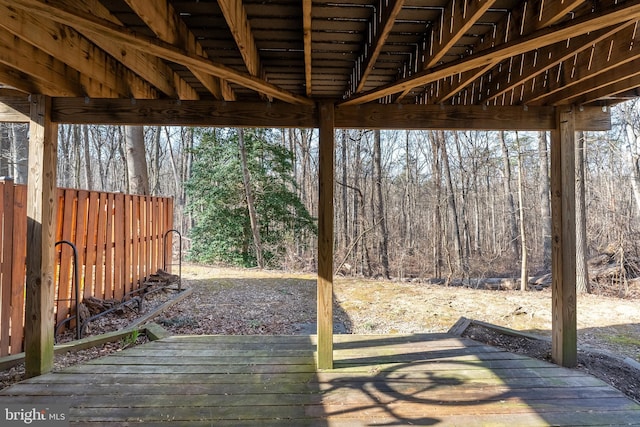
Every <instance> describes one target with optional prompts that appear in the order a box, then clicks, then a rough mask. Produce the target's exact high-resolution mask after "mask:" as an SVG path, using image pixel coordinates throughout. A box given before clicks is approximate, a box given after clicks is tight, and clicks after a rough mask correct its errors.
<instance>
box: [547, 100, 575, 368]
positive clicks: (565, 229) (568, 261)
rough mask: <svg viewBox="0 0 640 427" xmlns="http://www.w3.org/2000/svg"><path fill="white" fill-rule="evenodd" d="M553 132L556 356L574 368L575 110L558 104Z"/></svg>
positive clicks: (553, 328) (558, 360)
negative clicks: (556, 124) (555, 126)
mask: <svg viewBox="0 0 640 427" xmlns="http://www.w3.org/2000/svg"><path fill="white" fill-rule="evenodd" d="M557 122H558V127H557V129H556V130H554V131H552V132H551V218H552V224H553V225H552V230H553V231H552V233H553V237H552V242H553V244H552V260H551V277H552V287H551V290H552V304H553V306H552V350H551V352H552V358H553V361H554V362H555V363H557V364H559V365H562V366H566V367H573V366H575V365H576V361H577V326H576V198H575V126H574V123H575V110H574V109H573V108H572V107H566V106H563V107H558V110H557Z"/></svg>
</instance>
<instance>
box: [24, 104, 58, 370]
mask: <svg viewBox="0 0 640 427" xmlns="http://www.w3.org/2000/svg"><path fill="white" fill-rule="evenodd" d="M30 118H31V121H30V125H29V176H28V178H27V292H26V310H25V369H26V375H27V377H33V376H37V375H41V374H44V373H46V372H49V371H51V368H52V367H53V344H54V337H53V335H54V326H55V325H54V317H53V309H54V270H55V259H54V258H55V237H56V236H55V234H56V227H55V225H56V205H57V194H56V166H57V137H58V126H57V124H55V123H52V122H51V99H50V98H49V97H46V96H43V95H32V96H31V102H30Z"/></svg>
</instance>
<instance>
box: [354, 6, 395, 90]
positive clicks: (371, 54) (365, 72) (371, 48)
mask: <svg viewBox="0 0 640 427" xmlns="http://www.w3.org/2000/svg"><path fill="white" fill-rule="evenodd" d="M380 5H381V8H382V10H380V11H378V13H374V14H373V19H378V16H380V18H379V22H376V23H375V24H374V25H372V28H374V29H377V33H376V34H374V35H373V38H372V40H371V41H370V42H369V43H367V46H366V48H365V49H364V52H362V55H363V56H362V58H359V59H358V61H362V62H363V64H362V66H361V67H357V68H358V69H361V70H362V73H360V74H361V75H359V76H358V77H359V79H358V81H357V82H356V83H357V84H356V90H355V92H356V93H358V92H361V91H362V90H363V89H364V85H365V84H366V82H367V79H368V78H369V74H371V71H373V67H374V66H375V65H376V61H377V60H378V57H379V56H380V53H381V52H382V48H383V47H384V45H385V43H386V42H387V38H388V37H389V34H391V29H392V28H393V24H395V22H396V17H397V16H398V14H399V13H400V11H401V10H402V6H403V5H404V0H390V1H389V3H388V4H386V3H385V2H380ZM354 75H355V74H354Z"/></svg>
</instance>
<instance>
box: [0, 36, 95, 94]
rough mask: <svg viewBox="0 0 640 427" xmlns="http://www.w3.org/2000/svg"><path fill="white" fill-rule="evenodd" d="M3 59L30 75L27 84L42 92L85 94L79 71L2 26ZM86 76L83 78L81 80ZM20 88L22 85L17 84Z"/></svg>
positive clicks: (0, 58) (0, 45) (0, 54)
mask: <svg viewBox="0 0 640 427" xmlns="http://www.w3.org/2000/svg"><path fill="white" fill-rule="evenodd" d="M0 63H2V64H4V65H5V66H6V67H9V68H11V69H14V70H21V72H23V73H25V74H27V75H28V76H30V78H28V79H27V80H30V82H29V83H27V84H32V85H35V86H36V87H37V88H38V89H40V90H41V92H40V93H43V94H53V95H55V96H85V95H86V92H85V89H84V87H83V84H82V83H83V82H84V83H89V82H88V81H87V79H82V77H81V76H80V74H79V73H78V71H76V70H74V69H70V68H68V67H66V66H65V64H64V63H63V62H61V61H58V60H57V59H55V58H53V57H51V56H50V55H47V54H46V53H45V52H43V51H41V50H40V49H38V48H36V47H35V46H33V45H30V44H28V43H26V42H24V41H22V40H21V39H19V38H17V37H14V36H13V35H12V34H9V33H8V32H7V31H4V30H0ZM81 80H84V81H81ZM16 87H17V88H18V89H20V86H16Z"/></svg>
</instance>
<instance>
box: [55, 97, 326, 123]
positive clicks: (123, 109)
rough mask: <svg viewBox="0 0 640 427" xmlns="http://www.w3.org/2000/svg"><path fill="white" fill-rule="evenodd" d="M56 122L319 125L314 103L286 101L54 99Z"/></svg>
mask: <svg viewBox="0 0 640 427" xmlns="http://www.w3.org/2000/svg"><path fill="white" fill-rule="evenodd" d="M53 108H54V113H53V120H54V121H56V122H57V123H75V124H92V123H93V124H96V123H100V124H114V125H115V124H121V125H169V124H173V125H181V126H223V127H224V126H232V127H303V128H304V127H306V128H314V127H317V126H318V120H317V117H316V113H315V109H314V107H313V106H307V105H301V106H298V107H296V108H291V105H289V104H285V103H268V102H237V101H236V102H224V101H203V100H202V101H180V102H178V101H175V100H167V99H163V100H159V99H158V100H148V99H138V100H135V102H132V101H131V100H128V99H85V98H55V99H54V100H53Z"/></svg>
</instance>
